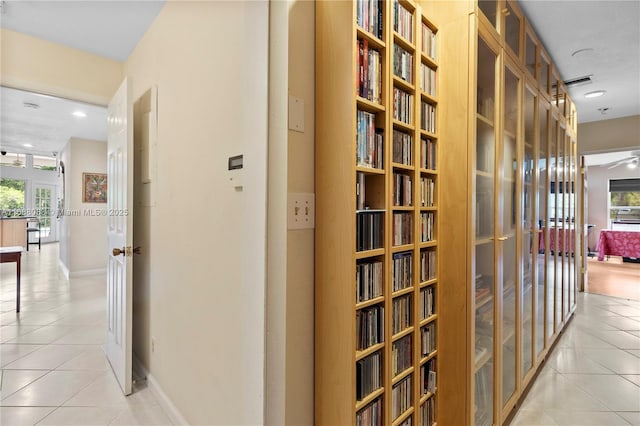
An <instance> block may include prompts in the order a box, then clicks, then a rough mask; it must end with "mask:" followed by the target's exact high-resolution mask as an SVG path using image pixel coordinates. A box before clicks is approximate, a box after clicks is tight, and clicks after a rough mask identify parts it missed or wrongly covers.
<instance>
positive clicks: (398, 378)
mask: <svg viewBox="0 0 640 426" xmlns="http://www.w3.org/2000/svg"><path fill="white" fill-rule="evenodd" d="M411 373H413V366H411V367H409V368H407V369H406V370H404V371H402V372H401V373H398V374H396V376H395V377H394V378H393V379H392V380H391V384H393V385H395V384H396V383H398V382H399V381H401V380H402V379H404V378H405V377H407V376H408V375H409V374H411Z"/></svg>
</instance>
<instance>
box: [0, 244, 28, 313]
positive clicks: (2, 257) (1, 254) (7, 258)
mask: <svg viewBox="0 0 640 426" xmlns="http://www.w3.org/2000/svg"><path fill="white" fill-rule="evenodd" d="M22 250H24V248H23V247H21V246H14V247H0V263H10V262H16V277H17V279H16V283H17V295H16V312H20V257H21V256H22Z"/></svg>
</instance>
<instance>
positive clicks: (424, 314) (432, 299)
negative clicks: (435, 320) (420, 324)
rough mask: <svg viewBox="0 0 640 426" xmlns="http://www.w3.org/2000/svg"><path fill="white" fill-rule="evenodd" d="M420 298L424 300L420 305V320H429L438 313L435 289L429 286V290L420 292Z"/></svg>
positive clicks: (424, 289)
mask: <svg viewBox="0 0 640 426" xmlns="http://www.w3.org/2000/svg"><path fill="white" fill-rule="evenodd" d="M420 296H421V299H422V301H421V302H422V303H421V304H420V306H421V311H420V319H427V318H429V317H430V316H431V315H434V314H435V313H436V309H435V306H436V295H435V290H434V287H433V286H429V287H427V288H423V289H422V290H420Z"/></svg>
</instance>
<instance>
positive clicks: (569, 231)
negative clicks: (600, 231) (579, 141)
mask: <svg viewBox="0 0 640 426" xmlns="http://www.w3.org/2000/svg"><path fill="white" fill-rule="evenodd" d="M570 148H571V140H570V139H569V135H568V134H565V136H564V188H565V190H564V191H563V197H562V198H563V200H564V205H563V213H564V216H563V217H564V251H563V252H564V259H563V260H564V264H563V266H562V282H563V286H562V291H563V297H562V307H563V310H564V318H565V319H566V318H567V316H568V314H569V288H570V278H569V271H570V270H571V268H572V266H573V244H572V243H573V238H572V237H573V227H572V226H571V222H572V220H573V217H572V214H571V199H572V198H573V188H572V187H571V180H570V175H571V160H570V153H571V151H570Z"/></svg>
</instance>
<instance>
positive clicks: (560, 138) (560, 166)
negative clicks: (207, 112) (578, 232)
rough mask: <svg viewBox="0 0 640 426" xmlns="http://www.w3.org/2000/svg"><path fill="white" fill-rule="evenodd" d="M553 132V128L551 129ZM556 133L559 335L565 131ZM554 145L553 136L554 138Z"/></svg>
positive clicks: (557, 308) (560, 129)
mask: <svg viewBox="0 0 640 426" xmlns="http://www.w3.org/2000/svg"><path fill="white" fill-rule="evenodd" d="M551 131H552V132H553V131H554V130H553V128H552V129H551ZM555 133H556V140H555V141H556V149H557V157H556V184H555V188H556V191H555V196H556V209H555V225H556V226H555V233H556V238H555V239H556V241H555V248H556V249H555V250H554V259H555V262H556V278H555V279H556V282H555V292H556V298H555V307H556V311H555V312H556V314H555V315H556V316H555V331H554V333H557V331H558V330H560V324H562V266H563V264H564V258H563V252H564V247H563V244H562V239H563V236H564V228H563V226H564V220H563V211H562V207H563V205H564V202H563V195H564V188H563V186H564V158H563V154H564V129H563V128H561V127H560V126H559V123H558V127H557V128H556V130H555ZM552 143H553V136H552Z"/></svg>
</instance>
